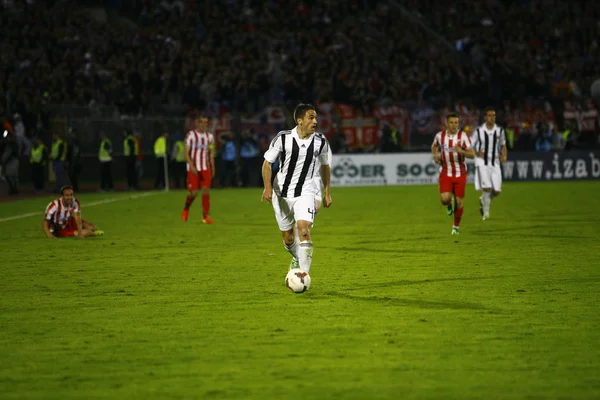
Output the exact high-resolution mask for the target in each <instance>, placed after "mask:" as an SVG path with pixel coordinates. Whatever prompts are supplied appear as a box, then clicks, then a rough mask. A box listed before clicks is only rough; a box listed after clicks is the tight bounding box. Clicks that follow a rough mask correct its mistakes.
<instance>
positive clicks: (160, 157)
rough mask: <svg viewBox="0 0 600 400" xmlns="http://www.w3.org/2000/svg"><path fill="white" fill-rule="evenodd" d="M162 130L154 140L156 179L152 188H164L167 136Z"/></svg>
mask: <svg viewBox="0 0 600 400" xmlns="http://www.w3.org/2000/svg"><path fill="white" fill-rule="evenodd" d="M168 135H169V133H168V132H164V133H163V134H162V135H160V136H159V137H158V138H157V139H156V140H155V141H154V157H156V180H155V181H154V189H164V188H165V157H166V156H167V136H168Z"/></svg>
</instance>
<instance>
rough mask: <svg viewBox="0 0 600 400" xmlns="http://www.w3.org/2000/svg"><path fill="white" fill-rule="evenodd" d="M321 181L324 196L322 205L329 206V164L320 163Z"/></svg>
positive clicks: (330, 201)
mask: <svg viewBox="0 0 600 400" xmlns="http://www.w3.org/2000/svg"><path fill="white" fill-rule="evenodd" d="M321 181H322V182H323V188H324V192H325V196H324V197H323V205H324V206H325V207H330V206H331V203H332V200H331V190H330V188H331V165H321Z"/></svg>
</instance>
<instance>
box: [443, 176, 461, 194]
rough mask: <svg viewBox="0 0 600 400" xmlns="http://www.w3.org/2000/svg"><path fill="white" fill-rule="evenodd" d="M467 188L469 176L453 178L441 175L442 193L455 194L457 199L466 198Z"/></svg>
mask: <svg viewBox="0 0 600 400" xmlns="http://www.w3.org/2000/svg"><path fill="white" fill-rule="evenodd" d="M466 187H467V176H466V175H465V176H459V177H458V178H453V177H450V176H448V175H440V193H454V195H455V196H456V197H459V198H461V199H464V198H465V188H466Z"/></svg>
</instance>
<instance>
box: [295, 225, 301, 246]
mask: <svg viewBox="0 0 600 400" xmlns="http://www.w3.org/2000/svg"><path fill="white" fill-rule="evenodd" d="M294 238H295V239H296V243H300V235H299V234H298V224H296V225H294Z"/></svg>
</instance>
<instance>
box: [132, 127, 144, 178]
mask: <svg viewBox="0 0 600 400" xmlns="http://www.w3.org/2000/svg"><path fill="white" fill-rule="evenodd" d="M134 137H135V143H136V146H137V151H138V153H137V156H136V157H135V172H136V179H137V181H136V182H137V185H138V187H139V185H140V182H141V181H142V177H143V176H144V150H143V148H142V134H141V133H140V132H135V134H134Z"/></svg>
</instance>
